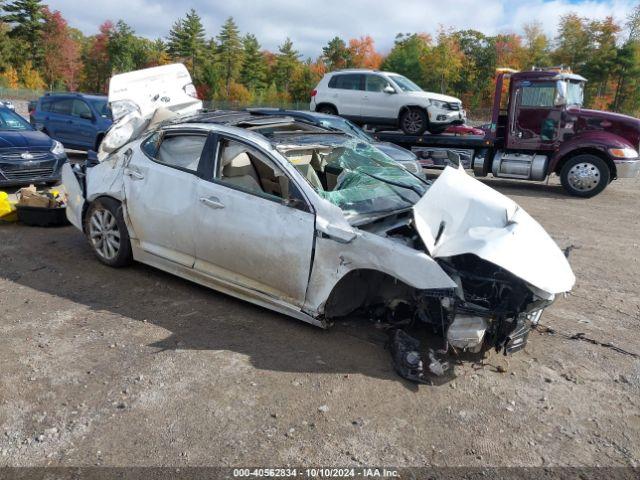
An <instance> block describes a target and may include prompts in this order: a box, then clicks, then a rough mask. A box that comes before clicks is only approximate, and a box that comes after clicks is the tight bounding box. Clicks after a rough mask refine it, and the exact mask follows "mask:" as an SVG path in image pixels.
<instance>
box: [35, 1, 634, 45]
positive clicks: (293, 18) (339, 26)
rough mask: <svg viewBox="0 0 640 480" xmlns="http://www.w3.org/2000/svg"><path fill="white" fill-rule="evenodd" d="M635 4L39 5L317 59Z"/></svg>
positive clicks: (73, 17) (82, 19)
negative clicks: (284, 46) (186, 23)
mask: <svg viewBox="0 0 640 480" xmlns="http://www.w3.org/2000/svg"><path fill="white" fill-rule="evenodd" d="M637 2H638V0H527V1H523V0H315V1H309V0H306V1H305V0H268V1H256V0H253V1H252V0H187V1H184V2H176V1H175V0H108V1H104V2H93V1H91V2H88V1H87V0H45V2H44V3H47V4H48V5H49V6H50V8H51V9H53V10H60V11H61V12H62V14H63V16H64V17H65V18H66V19H67V20H68V22H69V24H70V25H71V26H73V27H75V28H79V29H80V30H82V32H83V33H85V34H87V35H91V34H94V33H96V32H97V30H98V26H99V25H100V24H101V23H102V22H103V21H104V20H107V19H109V20H113V21H116V20H119V19H122V20H124V21H125V22H127V23H128V24H129V25H131V26H132V27H133V28H134V29H135V31H136V33H137V34H138V35H142V36H145V37H148V38H159V37H166V36H167V34H168V32H169V29H170V28H171V25H172V24H173V23H174V22H175V20H176V19H177V18H179V17H182V16H184V13H185V12H186V11H187V10H188V9H189V8H192V7H193V8H195V9H196V11H197V12H198V13H199V14H200V16H201V17H202V19H203V23H204V26H205V28H206V30H207V35H208V36H214V35H216V34H217V33H218V31H219V30H220V27H221V25H222V23H223V22H224V21H225V19H226V18H228V17H229V16H233V18H234V19H235V21H236V23H237V24H238V26H239V28H240V30H241V32H242V33H253V34H255V35H256V36H257V37H258V40H259V41H260V43H261V44H262V46H263V48H267V49H269V50H275V49H277V47H278V45H280V44H281V43H282V42H283V40H284V39H285V38H286V37H290V38H291V40H292V41H293V43H294V46H295V48H296V49H297V50H298V51H299V52H301V53H302V54H303V55H304V56H305V57H314V58H315V57H317V56H318V55H320V53H321V49H322V47H323V46H324V45H326V43H327V42H328V41H329V40H330V39H331V38H333V37H335V36H336V35H337V36H339V37H342V38H344V39H345V40H347V39H349V38H355V37H360V36H362V35H371V37H373V39H374V40H375V42H376V48H377V49H378V50H380V51H382V52H383V53H386V52H388V51H389V50H390V49H391V47H392V46H393V41H394V38H395V36H396V34H397V33H400V32H402V33H415V32H418V33H422V32H426V33H431V34H434V33H435V32H437V30H438V27H439V26H440V25H442V26H445V27H453V28H454V29H456V30H458V29H469V28H473V29H476V30H480V31H482V32H483V33H485V34H488V35H493V34H496V33H503V32H509V33H511V32H515V33H520V32H521V31H522V26H523V24H525V23H528V22H532V21H536V20H537V21H539V22H540V23H541V24H542V26H543V28H544V30H545V31H546V32H547V33H548V34H549V35H550V36H552V37H553V36H555V32H556V27H557V24H558V19H559V17H560V16H561V15H563V14H565V13H568V12H576V13H577V14H579V15H581V16H585V17H589V18H604V17H606V16H608V15H612V16H613V17H614V18H615V19H617V20H619V21H622V22H623V21H624V19H625V18H626V16H627V15H628V13H629V12H630V11H631V10H632V8H633V7H634V6H635V5H636V4H637Z"/></svg>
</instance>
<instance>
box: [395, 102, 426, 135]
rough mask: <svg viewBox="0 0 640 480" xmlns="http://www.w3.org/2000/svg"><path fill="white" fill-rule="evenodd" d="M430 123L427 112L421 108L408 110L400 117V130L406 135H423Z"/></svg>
mask: <svg viewBox="0 0 640 480" xmlns="http://www.w3.org/2000/svg"><path fill="white" fill-rule="evenodd" d="M428 123H429V119H428V118H427V114H426V112H425V111H424V110H421V109H419V108H408V109H406V110H405V111H404V112H402V115H401V116H400V128H401V129H402V131H403V132H404V134H405V135H422V134H423V133H424V131H425V130H426V129H427V124H428Z"/></svg>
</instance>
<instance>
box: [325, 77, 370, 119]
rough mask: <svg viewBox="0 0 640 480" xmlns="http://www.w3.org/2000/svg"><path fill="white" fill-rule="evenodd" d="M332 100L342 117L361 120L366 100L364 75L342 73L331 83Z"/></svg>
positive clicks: (332, 79) (332, 78) (333, 78)
mask: <svg viewBox="0 0 640 480" xmlns="http://www.w3.org/2000/svg"><path fill="white" fill-rule="evenodd" d="M329 91H330V94H329V96H330V98H332V99H333V101H334V102H335V104H336V106H337V107H338V113H339V114H340V116H342V117H346V118H349V119H352V120H359V119H360V117H361V115H362V102H363V100H364V96H365V92H364V75H363V74H361V73H340V74H336V75H334V76H333V77H331V80H330V81H329Z"/></svg>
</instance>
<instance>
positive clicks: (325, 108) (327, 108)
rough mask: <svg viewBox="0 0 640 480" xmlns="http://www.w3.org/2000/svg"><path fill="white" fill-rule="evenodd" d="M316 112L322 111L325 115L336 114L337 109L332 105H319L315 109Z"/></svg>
mask: <svg viewBox="0 0 640 480" xmlns="http://www.w3.org/2000/svg"><path fill="white" fill-rule="evenodd" d="M316 112H318V113H324V114H325V115H338V110H336V107H334V106H332V105H320V106H319V107H318V108H317V109H316Z"/></svg>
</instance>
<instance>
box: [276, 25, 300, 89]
mask: <svg viewBox="0 0 640 480" xmlns="http://www.w3.org/2000/svg"><path fill="white" fill-rule="evenodd" d="M299 57H300V54H299V53H298V52H297V51H296V50H294V48H293V42H292V41H291V39H290V38H289V37H287V39H286V40H285V42H284V43H283V44H282V45H280V47H278V55H277V56H276V65H275V72H274V76H275V81H276V85H277V86H278V87H279V88H280V89H281V90H282V91H284V92H286V93H289V85H290V82H291V76H292V75H293V72H294V70H295V68H296V66H297V65H298V63H299V61H298V58H299Z"/></svg>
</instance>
